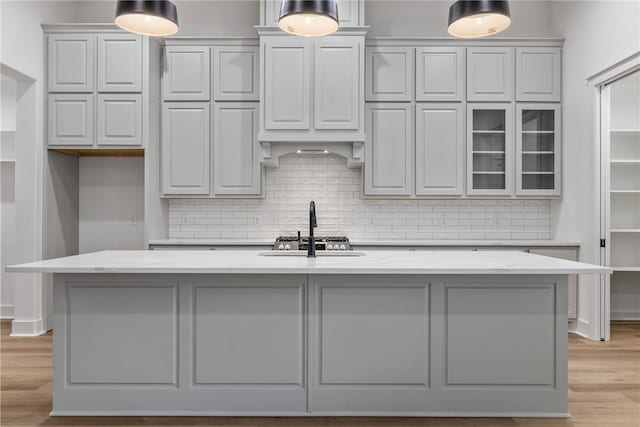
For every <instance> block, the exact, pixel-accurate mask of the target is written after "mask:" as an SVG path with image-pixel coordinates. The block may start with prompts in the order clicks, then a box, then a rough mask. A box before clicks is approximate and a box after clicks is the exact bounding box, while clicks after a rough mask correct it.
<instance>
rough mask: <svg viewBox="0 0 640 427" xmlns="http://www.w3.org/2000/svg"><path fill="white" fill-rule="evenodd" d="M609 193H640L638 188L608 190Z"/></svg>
mask: <svg viewBox="0 0 640 427" xmlns="http://www.w3.org/2000/svg"><path fill="white" fill-rule="evenodd" d="M609 192H610V193H611V194H640V190H610V191H609Z"/></svg>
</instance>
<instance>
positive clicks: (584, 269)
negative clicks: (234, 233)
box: [6, 250, 612, 274]
mask: <svg viewBox="0 0 640 427" xmlns="http://www.w3.org/2000/svg"><path fill="white" fill-rule="evenodd" d="M6 271H7V272H14V273H18V272H23V273H135V274H184V273H187V274H608V273H611V271H612V270H611V269H610V268H607V267H602V266H598V265H592V264H585V263H580V262H574V261H566V260H562V259H557V258H550V257H546V256H541V255H534V254H530V253H524V252H516V251H486V252H485V251H477V252H470V251H424V252H423V251H370V252H366V253H365V255H363V256H318V257H317V258H306V257H304V256H264V255H261V252H260V251H247V250H239V251H226V250H217V251H180V250H176V251H146V250H133V251H123V250H115V251H101V252H93V253H88V254H82V255H75V256H69V257H64V258H55V259H50V260H45V261H36V262H31V263H26V264H20V265H13V266H9V267H7V268H6Z"/></svg>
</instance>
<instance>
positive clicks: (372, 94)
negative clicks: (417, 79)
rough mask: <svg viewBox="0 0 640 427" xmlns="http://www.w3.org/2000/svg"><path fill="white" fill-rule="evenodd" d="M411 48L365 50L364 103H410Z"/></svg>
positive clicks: (411, 79)
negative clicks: (365, 101)
mask: <svg viewBox="0 0 640 427" xmlns="http://www.w3.org/2000/svg"><path fill="white" fill-rule="evenodd" d="M413 69H414V67H413V49H412V48H408V47H369V48H367V50H366V67H365V85H366V100H367V101H411V99H412V96H413Z"/></svg>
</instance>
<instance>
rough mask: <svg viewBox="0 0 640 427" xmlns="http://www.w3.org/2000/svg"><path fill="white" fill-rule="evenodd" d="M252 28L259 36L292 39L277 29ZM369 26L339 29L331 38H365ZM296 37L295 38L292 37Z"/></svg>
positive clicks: (289, 35) (260, 26) (258, 26)
mask: <svg viewBox="0 0 640 427" xmlns="http://www.w3.org/2000/svg"><path fill="white" fill-rule="evenodd" d="M253 28H255V29H256V32H257V33H258V35H259V36H286V37H292V36H291V34H289V33H286V32H284V31H282V30H281V29H280V28H278V27H265V26H262V25H256V26H254V27H253ZM369 28H370V27H369V26H368V25H365V26H362V27H340V29H339V30H338V31H336V32H335V33H332V34H331V36H366V35H367V31H369ZM293 37H296V36H293Z"/></svg>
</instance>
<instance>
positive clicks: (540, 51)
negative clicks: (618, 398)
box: [516, 47, 562, 102]
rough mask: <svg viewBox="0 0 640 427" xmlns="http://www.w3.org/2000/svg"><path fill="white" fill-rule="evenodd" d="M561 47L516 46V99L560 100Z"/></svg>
mask: <svg viewBox="0 0 640 427" xmlns="http://www.w3.org/2000/svg"><path fill="white" fill-rule="evenodd" d="M561 55H562V54H561V49H560V48H559V47H519V48H516V101H534V102H560V94H561V92H560V91H561V88H560V79H561Z"/></svg>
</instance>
